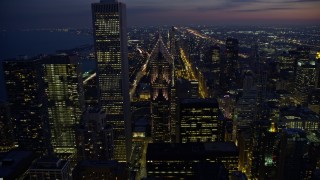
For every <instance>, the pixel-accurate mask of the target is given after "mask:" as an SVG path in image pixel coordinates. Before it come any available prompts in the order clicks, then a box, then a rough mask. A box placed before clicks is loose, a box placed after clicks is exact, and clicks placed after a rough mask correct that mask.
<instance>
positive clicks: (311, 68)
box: [295, 59, 317, 105]
mask: <svg viewBox="0 0 320 180" xmlns="http://www.w3.org/2000/svg"><path fill="white" fill-rule="evenodd" d="M316 73H317V68H316V63H315V61H311V60H310V61H307V60H305V59H302V60H298V64H297V75H296V80H295V87H296V88H295V97H296V100H297V102H298V103H300V104H302V105H306V103H307V99H308V94H309V93H310V92H311V91H312V90H313V89H314V88H315V87H316Z"/></svg>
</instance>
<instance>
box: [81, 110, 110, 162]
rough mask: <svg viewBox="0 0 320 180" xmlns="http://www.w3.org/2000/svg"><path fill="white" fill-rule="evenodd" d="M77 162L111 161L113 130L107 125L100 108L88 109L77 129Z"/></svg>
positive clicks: (104, 115)
mask: <svg viewBox="0 0 320 180" xmlns="http://www.w3.org/2000/svg"><path fill="white" fill-rule="evenodd" d="M76 138H77V150H78V151H77V153H78V159H79V160H111V159H113V149H114V146H113V129H112V126H111V125H109V124H107V119H106V113H105V111H104V110H101V109H100V108H88V109H87V110H86V111H85V112H84V113H83V115H82V119H81V122H80V125H79V127H78V128H77V135H76Z"/></svg>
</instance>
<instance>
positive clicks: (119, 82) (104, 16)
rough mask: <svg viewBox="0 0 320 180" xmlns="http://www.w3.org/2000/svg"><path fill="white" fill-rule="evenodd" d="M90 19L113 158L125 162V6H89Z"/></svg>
mask: <svg viewBox="0 0 320 180" xmlns="http://www.w3.org/2000/svg"><path fill="white" fill-rule="evenodd" d="M92 20H93V34H94V46H95V55H96V59H97V64H98V68H97V69H98V70H97V75H98V84H99V90H100V97H101V98H100V104H101V107H102V108H103V109H104V110H105V111H106V113H107V120H108V121H109V123H110V124H111V125H112V126H113V128H114V146H115V149H114V157H115V159H116V160H118V161H122V162H125V161H128V160H129V156H130V153H131V150H130V149H131V122H130V98H129V68H128V54H127V51H128V48H127V32H126V31H127V29H126V25H127V23H126V5H125V4H124V3H121V2H118V1H116V0H101V1H100V3H93V4H92Z"/></svg>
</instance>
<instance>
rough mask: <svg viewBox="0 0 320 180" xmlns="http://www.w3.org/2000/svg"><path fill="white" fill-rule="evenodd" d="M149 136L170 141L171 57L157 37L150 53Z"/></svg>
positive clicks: (155, 140) (156, 139) (157, 139)
mask: <svg viewBox="0 0 320 180" xmlns="http://www.w3.org/2000/svg"><path fill="white" fill-rule="evenodd" d="M150 83H151V121H152V127H151V136H152V138H153V141H154V142H171V141H172V136H171V128H172V122H171V117H170V112H171V108H170V106H171V83H172V58H171V55H170V53H169V51H168V49H167V48H166V46H165V45H164V43H163V41H162V37H161V35H160V34H159V39H158V41H157V43H156V45H155V47H154V48H153V50H152V52H151V54H150Z"/></svg>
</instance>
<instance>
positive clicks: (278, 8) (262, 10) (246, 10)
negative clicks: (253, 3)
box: [233, 7, 297, 12]
mask: <svg viewBox="0 0 320 180" xmlns="http://www.w3.org/2000/svg"><path fill="white" fill-rule="evenodd" d="M293 9H297V8H290V7H287V8H285V7H283V8H282V7H270V8H264V9H238V10H233V11H234V12H264V11H283V10H293Z"/></svg>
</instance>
